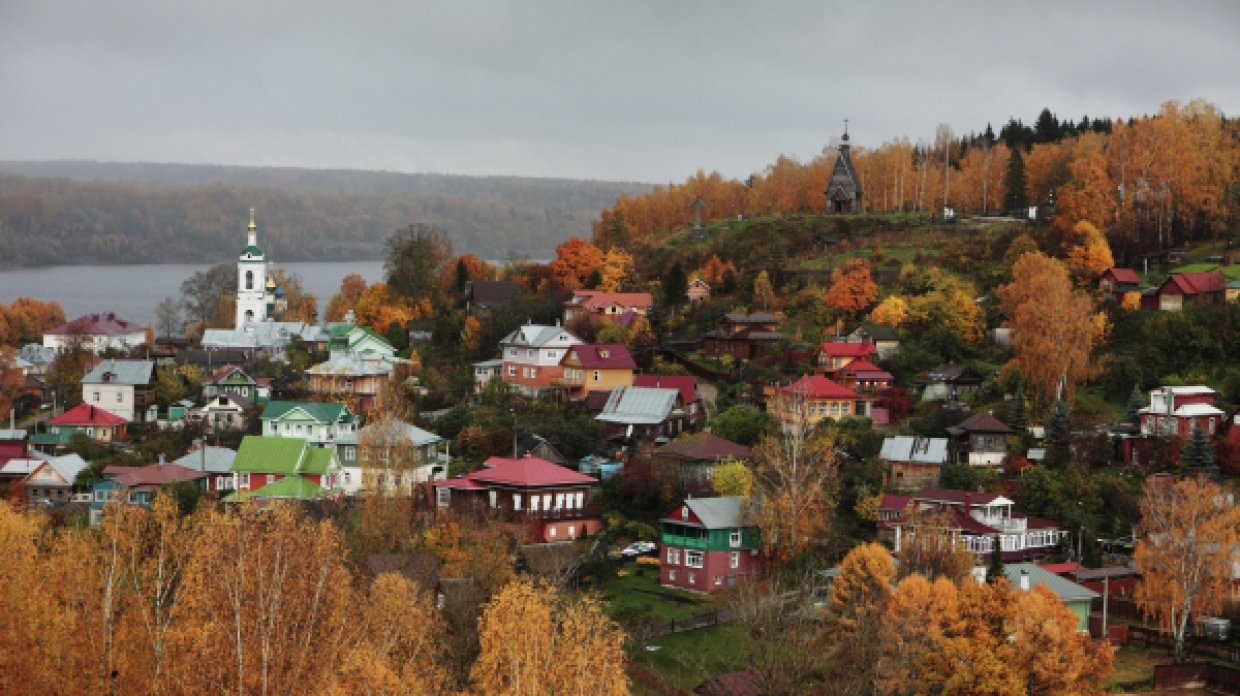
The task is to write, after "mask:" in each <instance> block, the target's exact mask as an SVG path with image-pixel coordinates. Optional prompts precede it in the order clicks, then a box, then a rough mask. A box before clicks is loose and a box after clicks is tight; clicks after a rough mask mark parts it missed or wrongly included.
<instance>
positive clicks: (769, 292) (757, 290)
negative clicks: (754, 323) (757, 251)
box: [753, 271, 779, 312]
mask: <svg viewBox="0 0 1240 696" xmlns="http://www.w3.org/2000/svg"><path fill="white" fill-rule="evenodd" d="M778 303H779V300H778V299H777V298H776V296H775V287H774V286H773V285H771V276H770V274H769V273H767V272H766V271H762V272H761V273H759V274H758V277H757V278H754V281H753V304H754V307H755V308H757V309H761V310H762V311H764V312H768V311H770V310H772V309H775V308H776V307H777V306H778Z"/></svg>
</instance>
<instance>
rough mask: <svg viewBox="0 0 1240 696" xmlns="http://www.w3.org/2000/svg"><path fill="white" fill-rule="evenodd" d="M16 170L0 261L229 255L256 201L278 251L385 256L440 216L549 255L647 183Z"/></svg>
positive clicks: (465, 237)
mask: <svg viewBox="0 0 1240 696" xmlns="http://www.w3.org/2000/svg"><path fill="white" fill-rule="evenodd" d="M13 169H17V170H19V171H21V172H22V173H2V172H0V259H3V261H2V262H0V265H3V266H9V267H15V266H43V265H62V264H64V265H67V264H119V263H193V262H199V261H201V260H202V259H204V258H222V257H228V256H231V255H233V254H235V253H236V251H237V249H238V248H240V245H242V244H243V243H244V240H245V227H246V224H247V222H248V210H249V208H251V207H253V208H255V209H256V210H257V217H258V226H259V239H260V244H261V245H262V247H263V249H264V250H265V251H266V252H267V254H268V256H269V257H271V258H273V259H274V260H276V261H324V260H359V259H377V258H382V256H383V249H382V246H383V240H384V239H385V238H386V237H387V236H388V235H389V234H391V233H392V232H393V231H394V230H397V229H400V228H402V227H404V226H406V225H408V224H410V222H418V223H424V224H429V225H434V226H437V227H439V228H441V229H443V230H444V231H445V232H447V234H448V237H449V238H450V239H451V241H452V243H453V245H454V247H455V248H457V249H460V250H462V251H466V252H471V253H475V254H477V255H479V256H483V257H484V258H505V257H508V256H510V255H511V256H516V257H533V258H546V257H549V256H551V254H552V250H553V249H554V247H555V246H556V245H557V244H559V243H560V242H562V241H563V240H564V239H566V238H568V237H570V236H572V235H574V234H583V233H584V232H585V231H586V230H588V229H590V223H591V221H592V220H593V219H594V218H595V217H597V215H598V211H599V210H601V209H603V208H604V207H606V206H607V205H608V204H609V203H610V202H611V201H613V200H615V198H616V196H617V195H620V194H622V193H625V192H630V193H635V192H638V191H643V190H645V189H646V187H645V186H644V185H639V184H621V183H608V182H597V181H573V180H563V179H532V178H531V179H522V178H518V177H455V176H442V175H407V174H397V173H388V172H347V171H335V170H326V171H317V170H296V169H262V168H245V167H213V166H206V165H111V164H99V163H89V162H82V163H73V162H60V163H0V170H13ZM32 174H48V175H54V176H33V175H32ZM79 178H83V179H85V178H91V179H92V180H88V181H87V180H78V179H79ZM107 179H118V180H107ZM155 181H158V182H160V183H154V182H155Z"/></svg>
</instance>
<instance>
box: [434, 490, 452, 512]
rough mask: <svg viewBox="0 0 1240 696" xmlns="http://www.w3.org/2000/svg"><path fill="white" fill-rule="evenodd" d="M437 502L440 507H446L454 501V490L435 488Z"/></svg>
mask: <svg viewBox="0 0 1240 696" xmlns="http://www.w3.org/2000/svg"><path fill="white" fill-rule="evenodd" d="M435 502H436V504H438V505H439V507H443V508H446V507H448V504H449V503H451V502H452V491H451V489H448V488H436V489H435Z"/></svg>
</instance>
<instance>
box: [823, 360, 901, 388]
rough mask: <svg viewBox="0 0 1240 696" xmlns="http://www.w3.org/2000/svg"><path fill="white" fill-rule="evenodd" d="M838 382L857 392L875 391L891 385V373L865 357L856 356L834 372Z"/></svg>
mask: <svg viewBox="0 0 1240 696" xmlns="http://www.w3.org/2000/svg"><path fill="white" fill-rule="evenodd" d="M835 375H836V378H837V379H838V380H839V381H840V384H842V385H844V386H845V387H848V388H849V389H856V390H857V391H859V392H866V393H877V392H879V391H880V390H882V389H886V388H887V387H890V386H891V382H892V381H893V380H894V379H895V378H894V377H892V375H891V373H890V372H888V371H886V370H884V369H883V368H881V367H879V366H878V365H875V364H874V363H872V362H870V361H869V360H867V359H865V358H857V359H855V360H853V361H852V362H850V363H848V364H847V365H845V366H844V367H842V368H840V369H839V370H838V371H837V372H836V373H835Z"/></svg>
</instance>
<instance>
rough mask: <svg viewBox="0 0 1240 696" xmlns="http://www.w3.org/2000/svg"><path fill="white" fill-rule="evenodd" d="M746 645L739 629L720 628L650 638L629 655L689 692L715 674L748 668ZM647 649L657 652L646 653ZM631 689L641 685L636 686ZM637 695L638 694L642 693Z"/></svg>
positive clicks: (649, 651)
mask: <svg viewBox="0 0 1240 696" xmlns="http://www.w3.org/2000/svg"><path fill="white" fill-rule="evenodd" d="M745 643H746V636H745V635H744V633H743V632H742V630H741V629H740V628H738V627H737V626H736V625H734V624H722V625H719V626H711V627H710V628H702V629H698V630H696V631H686V632H685V633H676V634H673V635H670V636H662V637H660V638H652V639H650V640H648V641H646V642H645V643H642V644H639V645H634V646H632V648H631V649H630V655H631V656H632V658H633V660H634V661H635V662H638V663H640V664H641V665H642V666H643V667H645V668H646V669H648V670H650V671H651V672H654V673H655V674H658V675H659V676H661V677H663V678H664V679H666V680H668V681H669V682H672V683H673V684H675V685H676V686H679V687H680V688H682V689H684V690H686V691H691V690H692V689H693V687H695V686H697V685H698V684H700V683H702V682H703V681H704V680H706V679H708V678H710V677H713V676H715V675H716V674H721V673H723V672H737V671H740V670H742V669H745V668H746V667H747V666H748V664H747V662H748V661H747V659H746V653H745ZM648 646H650V647H655V646H657V647H658V648H659V649H658V650H654V651H652V650H647V649H646V648H647V647H648ZM634 686H635V687H636V686H640V685H638V684H636V683H635V684H634ZM637 692H638V693H641V690H640V689H638V691H637Z"/></svg>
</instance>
